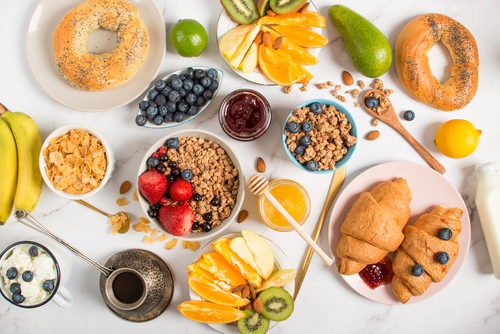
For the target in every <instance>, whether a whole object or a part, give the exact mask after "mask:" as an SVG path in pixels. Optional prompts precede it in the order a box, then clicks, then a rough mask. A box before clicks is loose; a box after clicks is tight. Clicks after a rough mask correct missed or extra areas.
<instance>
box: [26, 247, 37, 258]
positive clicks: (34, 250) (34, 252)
mask: <svg viewBox="0 0 500 334" xmlns="http://www.w3.org/2000/svg"><path fill="white" fill-rule="evenodd" d="M28 253H29V254H30V256H31V257H37V256H38V247H37V246H31V247H30V249H28Z"/></svg>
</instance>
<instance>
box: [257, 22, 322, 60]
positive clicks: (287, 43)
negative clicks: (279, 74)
mask: <svg viewBox="0 0 500 334" xmlns="http://www.w3.org/2000/svg"><path fill="white" fill-rule="evenodd" d="M262 31H263V32H266V31H267V32H269V33H270V34H271V39H272V40H273V41H274V40H275V39H276V38H278V37H279V36H281V35H280V34H278V33H277V32H276V31H274V30H272V29H271V28H268V27H262ZM282 37H283V36H282ZM280 50H281V51H283V52H284V53H286V54H287V55H289V56H290V57H291V58H292V60H293V61H294V62H295V63H297V64H300V65H314V64H317V63H318V58H316V57H314V56H313V55H312V54H310V53H309V52H307V50H306V49H304V48H303V47H301V46H300V45H298V44H296V43H294V42H292V41H291V40H289V39H288V38H286V37H283V43H282V44H281V46H280Z"/></svg>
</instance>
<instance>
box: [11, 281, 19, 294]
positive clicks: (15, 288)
mask: <svg viewBox="0 0 500 334" xmlns="http://www.w3.org/2000/svg"><path fill="white" fill-rule="evenodd" d="M10 292H12V293H17V294H19V293H21V286H20V285H19V283H12V284H11V285H10Z"/></svg>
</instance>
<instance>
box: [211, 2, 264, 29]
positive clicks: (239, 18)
mask: <svg viewBox="0 0 500 334" xmlns="http://www.w3.org/2000/svg"><path fill="white" fill-rule="evenodd" d="M220 3H221V4H222V7H223V8H224V10H225V11H226V13H227V15H229V17H231V19H232V20H233V21H235V22H238V23H241V24H250V23H252V22H255V21H257V19H258V18H259V13H258V10H257V6H256V5H255V2H253V0H220Z"/></svg>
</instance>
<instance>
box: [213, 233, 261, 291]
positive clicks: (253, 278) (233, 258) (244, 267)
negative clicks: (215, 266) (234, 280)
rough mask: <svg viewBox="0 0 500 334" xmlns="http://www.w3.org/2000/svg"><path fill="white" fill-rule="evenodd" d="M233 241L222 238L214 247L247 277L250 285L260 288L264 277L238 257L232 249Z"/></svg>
mask: <svg viewBox="0 0 500 334" xmlns="http://www.w3.org/2000/svg"><path fill="white" fill-rule="evenodd" d="M230 241H231V240H230V239H228V238H221V239H219V240H217V241H216V242H214V243H213V244H212V247H213V248H214V249H215V250H216V251H217V253H219V254H221V255H222V256H224V258H225V259H226V260H227V262H229V263H230V264H231V265H232V266H233V267H235V268H237V269H238V270H239V271H240V273H241V274H242V275H243V277H245V278H246V279H247V280H248V282H249V283H250V284H252V285H253V286H254V287H256V288H258V287H260V285H261V283H262V277H260V276H259V274H258V273H257V271H255V269H253V268H252V267H251V266H250V265H249V264H248V263H246V262H245V261H243V260H242V259H241V257H239V256H238V254H236V253H235V252H234V251H233V250H232V249H231V248H230V247H229V242H230Z"/></svg>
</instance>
